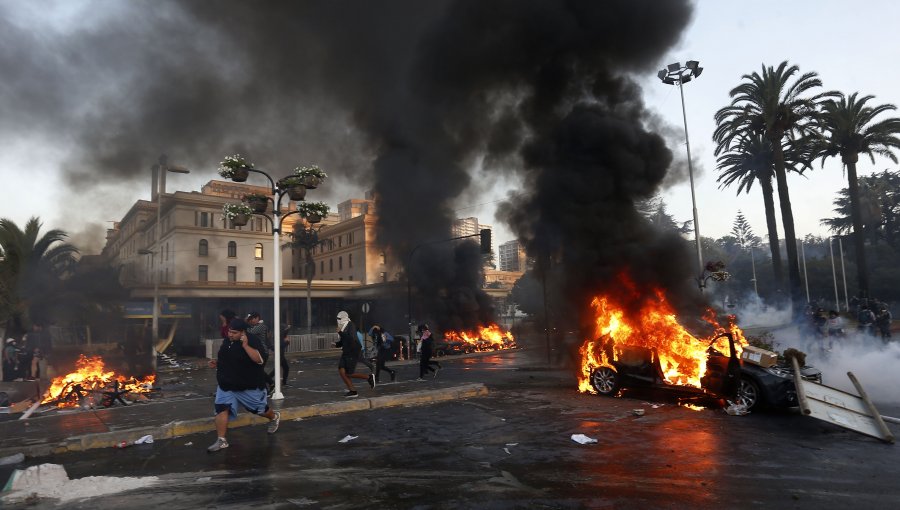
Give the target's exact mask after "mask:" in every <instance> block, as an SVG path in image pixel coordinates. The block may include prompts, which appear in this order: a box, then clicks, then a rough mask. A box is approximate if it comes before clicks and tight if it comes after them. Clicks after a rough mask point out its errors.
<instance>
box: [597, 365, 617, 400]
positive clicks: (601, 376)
mask: <svg viewBox="0 0 900 510" xmlns="http://www.w3.org/2000/svg"><path fill="white" fill-rule="evenodd" d="M615 385H616V373H615V372H613V371H612V369H610V368H608V367H600V368H598V369H597V370H595V371H594V388H595V389H596V390H597V391H599V392H600V393H604V394H606V393H611V392H612V391H613V389H614V388H615Z"/></svg>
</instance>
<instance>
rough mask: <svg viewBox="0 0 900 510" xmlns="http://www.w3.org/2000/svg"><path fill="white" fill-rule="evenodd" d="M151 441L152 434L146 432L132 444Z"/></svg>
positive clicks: (149, 442)
mask: <svg viewBox="0 0 900 510" xmlns="http://www.w3.org/2000/svg"><path fill="white" fill-rule="evenodd" d="M151 443H153V436H151V435H150V434H147V435H146V436H143V437H141V438H140V439H136V440H135V441H134V444H151Z"/></svg>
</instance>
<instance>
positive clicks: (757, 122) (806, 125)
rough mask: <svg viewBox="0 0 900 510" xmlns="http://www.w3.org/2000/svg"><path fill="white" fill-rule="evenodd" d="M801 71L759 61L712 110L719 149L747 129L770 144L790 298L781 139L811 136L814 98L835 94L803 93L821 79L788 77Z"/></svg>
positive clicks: (790, 250) (796, 276)
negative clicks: (721, 104) (727, 99)
mask: <svg viewBox="0 0 900 510" xmlns="http://www.w3.org/2000/svg"><path fill="white" fill-rule="evenodd" d="M799 70H800V69H799V68H798V67H797V66H795V65H792V66H788V63H787V62H782V63H781V64H779V66H778V67H777V68H773V67H772V66H769V67H766V66H765V65H763V66H762V70H761V72H760V73H756V72H754V73H752V74H745V75H744V76H742V79H743V80H745V81H744V82H743V83H741V84H740V85H738V86H737V87H735V88H734V89H732V90H731V92H730V95H731V97H732V101H731V104H730V105H729V106H726V107H724V108H722V109H720V110H719V111H718V112H716V114H715V120H716V124H717V126H716V130H715V132H714V133H713V140H715V142H716V143H717V147H716V151H717V153H725V152H728V151H729V150H730V149H731V147H733V146H735V145H736V144H737V143H739V141H740V139H741V137H742V136H744V135H747V134H754V135H761V136H762V137H764V138H765V139H766V140H768V141H769V143H770V144H771V147H772V158H773V170H774V173H775V181H776V182H777V184H778V198H779V204H780V206H781V218H782V222H783V227H784V237H785V244H786V246H785V248H786V251H787V256H788V277H789V280H790V290H791V292H790V295H791V298H792V299H793V300H794V301H798V300H799V299H800V297H801V291H802V289H801V287H802V281H801V278H800V265H799V259H798V256H797V236H796V233H795V230H794V213H793V210H792V208H791V199H790V193H789V191H788V185H787V176H786V173H785V168H786V164H785V154H784V143H785V142H786V140H796V139H798V138H800V139H805V138H806V137H807V136H809V134H810V130H811V120H812V119H813V117H814V115H815V114H816V112H817V111H818V110H817V106H818V103H819V102H820V101H821V100H823V99H824V98H827V97H833V96H835V95H837V94H836V93H834V92H826V93H823V94H818V95H815V96H812V97H804V94H805V93H806V92H808V91H810V90H812V89H814V88H816V87H820V86H822V82H821V80H819V79H818V77H817V76H818V75H817V74H816V73H814V72H809V73H805V74H802V75H800V76H798V77H797V78H796V79H795V80H793V82H791V80H792V78H793V77H794V75H796V74H797V73H798V72H799ZM770 242H771V241H770ZM773 262H774V261H773Z"/></svg>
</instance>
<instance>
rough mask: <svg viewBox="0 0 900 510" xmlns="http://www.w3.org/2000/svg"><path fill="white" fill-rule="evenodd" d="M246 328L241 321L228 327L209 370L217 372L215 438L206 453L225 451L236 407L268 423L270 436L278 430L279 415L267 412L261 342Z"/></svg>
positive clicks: (270, 410)
mask: <svg viewBox="0 0 900 510" xmlns="http://www.w3.org/2000/svg"><path fill="white" fill-rule="evenodd" d="M247 328H248V325H247V323H246V322H244V321H243V320H241V319H231V322H229V323H228V339H227V340H225V341H223V342H222V346H221V347H219V353H218V355H217V356H216V359H215V360H212V361H210V366H212V367H214V368H215V369H216V383H217V387H216V399H215V403H214V405H215V413H216V418H215V425H216V434H218V437H217V439H216V442H215V443H213V444H212V445H211V446H210V447H209V448H207V451H209V452H217V451H219V450H222V449H224V448H228V440H227V439H226V438H225V434H226V432H227V431H228V422H229V421H230V420H233V419H235V418H237V414H238V405H240V406H241V407H243V408H244V409H246V410H247V411H249V412H250V413H253V414H256V415H259V416H262V417H264V418H268V419H269V427H268V432H269V434H274V433H275V431H276V430H278V424H279V422H280V421H281V414H280V413H278V412H277V411H273V410H272V409H270V408H269V405H268V400H267V398H266V397H267V395H266V373H265V371H264V370H263V363H265V360H264V359H263V355H262V354H261V349H263V346H262V342H261V340H260V339H259V338H257V337H256V336H254V335H248V334H247Z"/></svg>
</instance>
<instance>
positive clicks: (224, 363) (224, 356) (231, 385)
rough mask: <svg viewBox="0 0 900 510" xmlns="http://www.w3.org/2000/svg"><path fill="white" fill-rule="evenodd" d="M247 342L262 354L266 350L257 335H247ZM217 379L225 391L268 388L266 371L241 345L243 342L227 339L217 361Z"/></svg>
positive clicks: (220, 349)
mask: <svg viewBox="0 0 900 510" xmlns="http://www.w3.org/2000/svg"><path fill="white" fill-rule="evenodd" d="M247 344H248V345H249V346H250V347H253V348H254V349H256V350H257V351H260V355H262V353H263V351H264V350H265V349H264V347H263V346H262V342H261V341H260V339H259V338H258V337H256V336H255V335H247ZM216 363H217V364H216V367H217V368H216V381H217V382H218V383H219V387H220V388H222V389H223V390H225V391H240V390H253V389H265V388H266V379H267V377H266V372H265V370H264V369H263V366H262V365H260V364H259V363H256V362H255V361H253V360H252V359H250V356H248V355H247V352H246V351H245V350H244V347H243V346H242V345H241V342H240V341H238V342H232V341H231V340H225V341H223V342H222V346H221V347H220V348H219V354H218V360H217V362H216Z"/></svg>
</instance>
